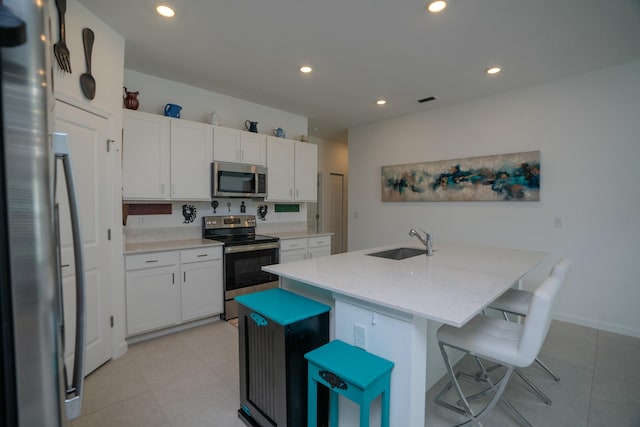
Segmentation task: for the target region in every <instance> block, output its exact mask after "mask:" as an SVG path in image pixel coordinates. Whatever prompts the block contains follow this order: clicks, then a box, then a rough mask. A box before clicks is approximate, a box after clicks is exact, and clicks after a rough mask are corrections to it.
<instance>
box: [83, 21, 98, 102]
mask: <svg viewBox="0 0 640 427" xmlns="http://www.w3.org/2000/svg"><path fill="white" fill-rule="evenodd" d="M94 39H95V36H94V34H93V31H91V29H90V28H83V29H82V44H83V45H84V60H85V62H86V63H87V72H86V73H82V75H80V89H82V93H83V94H84V96H86V97H87V98H89V99H93V98H95V96H96V79H94V78H93V76H92V75H91V51H92V50H93V41H94Z"/></svg>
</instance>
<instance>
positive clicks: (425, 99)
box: [418, 96, 436, 104]
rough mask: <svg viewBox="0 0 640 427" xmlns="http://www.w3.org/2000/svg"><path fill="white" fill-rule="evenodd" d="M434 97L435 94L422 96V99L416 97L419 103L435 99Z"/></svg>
mask: <svg viewBox="0 0 640 427" xmlns="http://www.w3.org/2000/svg"><path fill="white" fill-rule="evenodd" d="M435 100H436V97H435V96H430V97H428V98H422V99H418V102H419V103H420V104H424V103H425V102H431V101H435Z"/></svg>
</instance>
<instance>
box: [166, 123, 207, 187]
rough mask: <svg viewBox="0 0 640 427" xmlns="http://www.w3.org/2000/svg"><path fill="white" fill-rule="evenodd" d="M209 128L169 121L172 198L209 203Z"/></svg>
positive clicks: (198, 124) (200, 124) (197, 124)
mask: <svg viewBox="0 0 640 427" xmlns="http://www.w3.org/2000/svg"><path fill="white" fill-rule="evenodd" d="M212 151H213V136H212V127H211V126H210V125H206V124H203V123H195V122H187V121H182V120H180V119H171V198H172V199H174V200H211V183H210V182H211V162H212V161H213V153H212Z"/></svg>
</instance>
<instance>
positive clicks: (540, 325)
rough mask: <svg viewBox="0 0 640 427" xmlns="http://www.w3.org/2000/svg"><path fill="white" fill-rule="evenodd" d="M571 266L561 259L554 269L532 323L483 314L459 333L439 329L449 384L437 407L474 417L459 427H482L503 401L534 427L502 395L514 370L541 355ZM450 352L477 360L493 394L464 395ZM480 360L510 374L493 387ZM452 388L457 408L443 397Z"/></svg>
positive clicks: (533, 307) (536, 300)
mask: <svg viewBox="0 0 640 427" xmlns="http://www.w3.org/2000/svg"><path fill="white" fill-rule="evenodd" d="M570 265H571V263H570V261H568V260H565V259H562V260H560V261H559V262H558V263H557V264H556V266H555V267H554V268H553V270H552V272H551V275H550V276H549V277H548V278H547V279H546V280H545V281H544V282H543V283H542V285H540V287H538V289H536V291H535V292H533V293H532V297H531V301H530V304H529V307H528V311H527V320H526V322H525V323H524V324H521V323H516V322H510V321H507V320H504V319H499V318H495V317H489V316H482V315H479V316H476V317H474V318H473V319H471V320H470V321H469V322H468V323H467V324H465V325H464V326H462V327H460V328H456V327H453V326H449V325H443V326H441V327H440V329H438V342H439V345H440V352H441V353H442V357H443V359H444V362H445V366H446V368H447V373H448V375H449V380H450V382H449V384H448V385H447V386H446V387H445V389H444V390H443V391H441V392H440V393H439V394H438V396H437V397H436V399H435V402H436V403H437V404H439V405H441V406H444V407H446V408H448V409H452V410H454V411H456V412H458V413H460V414H462V415H465V416H467V417H468V418H470V419H469V420H467V421H466V422H464V423H462V424H460V425H464V424H469V423H478V424H479V425H481V424H482V423H483V422H484V421H485V420H486V419H487V418H488V417H489V415H491V412H492V411H493V409H494V408H495V405H496V404H497V403H498V402H499V401H500V400H501V399H502V401H503V402H504V403H505V404H506V405H507V407H509V409H511V410H512V411H513V412H514V414H515V415H516V416H517V417H518V419H519V420H520V421H521V422H522V424H524V425H527V426H531V424H530V423H529V422H528V421H527V420H526V419H525V418H524V417H523V416H522V415H521V414H520V413H519V412H518V411H517V410H516V409H515V408H514V407H513V405H512V404H511V403H510V402H509V400H507V398H506V397H504V396H503V393H504V391H505V389H506V386H507V384H508V382H509V379H510V378H511V375H512V374H513V372H514V370H515V369H516V368H524V367H526V366H529V365H531V364H532V363H533V362H534V360H535V358H536V357H537V355H538V353H539V352H540V348H541V347H542V343H543V342H544V339H545V337H546V335H547V332H548V330H549V326H550V325H551V319H552V313H553V306H554V303H555V301H556V299H557V298H556V297H557V295H558V293H559V291H560V289H561V288H562V286H563V284H564V282H565V280H566V275H567V272H568V270H569V267H570ZM445 347H450V348H454V349H458V350H461V351H464V352H466V353H468V354H471V355H472V356H474V357H475V358H476V361H477V362H478V365H479V366H480V369H481V370H482V376H481V377H480V378H479V380H481V381H483V382H486V384H487V385H488V386H489V387H488V389H486V390H485V391H483V392H481V393H477V394H475V395H473V396H465V395H464V393H463V391H462V388H461V386H460V383H459V382H458V377H459V375H460V373H458V374H456V373H455V372H454V370H453V367H452V366H451V362H450V361H449V357H448V355H447V352H446V350H445ZM480 358H482V359H486V360H489V361H492V362H495V363H498V364H500V365H502V366H504V367H505V368H507V371H506V373H505V374H504V376H503V377H502V378H501V379H499V380H497V381H496V382H495V383H494V382H493V381H492V380H491V378H490V377H489V374H488V372H487V369H485V367H484V365H483V364H482V362H481V361H480ZM451 387H455V390H456V393H457V394H458V397H459V401H458V404H456V405H454V404H450V403H448V402H445V401H444V400H443V399H442V396H443V395H444V393H445V392H446V391H447V390H449V389H450V388H451ZM487 392H494V393H495V394H494V396H493V398H492V399H491V401H490V402H489V403H488V404H487V405H486V406H485V407H484V408H483V409H482V410H480V411H479V412H477V411H474V410H473V409H472V408H471V406H470V405H469V400H471V399H473V398H476V397H478V396H479V395H484V394H486V393H487Z"/></svg>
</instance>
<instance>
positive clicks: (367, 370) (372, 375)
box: [304, 340, 393, 427]
mask: <svg viewBox="0 0 640 427" xmlns="http://www.w3.org/2000/svg"><path fill="white" fill-rule="evenodd" d="M304 357H305V359H307V360H308V363H309V378H308V387H309V391H308V399H309V403H308V408H309V409H308V414H309V416H308V421H307V426H308V427H316V420H317V413H316V412H317V393H318V384H322V385H323V386H325V387H327V388H329V390H330V401H329V402H330V403H329V421H330V422H329V426H330V427H338V395H340V394H341V395H343V396H344V397H346V398H348V399H350V400H352V401H353V402H356V403H357V404H358V405H360V427H369V407H370V406H371V401H372V400H373V399H375V398H376V397H378V395H380V394H381V395H382V420H381V424H380V425H381V426H382V427H389V392H390V388H391V370H392V369H393V362H390V361H388V360H386V359H383V358H381V357H378V356H375V355H373V354H371V353H367V352H366V351H364V350H362V349H360V348H357V347H354V346H352V345H349V344H347V343H345V342H343V341H340V340H335V341H331V342H330V343H328V344H325V345H323V346H322V347H319V348H317V349H315V350H313V351H310V352H309V353H307V354H305V355H304Z"/></svg>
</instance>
